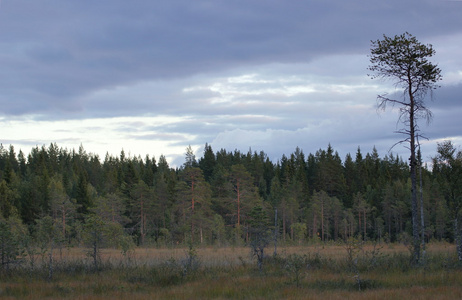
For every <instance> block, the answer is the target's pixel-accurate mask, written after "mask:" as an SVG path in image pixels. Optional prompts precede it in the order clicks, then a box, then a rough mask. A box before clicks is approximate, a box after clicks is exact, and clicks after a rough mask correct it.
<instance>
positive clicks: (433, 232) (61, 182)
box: [0, 143, 461, 245]
mask: <svg viewBox="0 0 462 300" xmlns="http://www.w3.org/2000/svg"><path fill="white" fill-rule="evenodd" d="M446 146H447V145H446ZM449 146H450V147H452V148H450V149H452V150H453V152H452V153H449V154H448V153H447V152H448V151H446V154H444V153H443V152H444V151H443V150H444V149H443V148H441V149H439V151H440V153H441V155H440V156H438V157H436V158H435V160H434V164H433V165H434V169H433V170H428V169H427V168H420V169H419V170H421V173H422V182H423V186H422V188H423V194H422V195H423V198H424V214H425V219H426V222H427V223H426V224H428V226H427V229H426V238H427V239H453V236H454V235H453V234H454V233H453V230H452V227H451V222H452V217H451V214H450V212H451V209H453V207H454V205H456V204H457V203H458V202H456V201H455V200H454V199H459V198H460V194H459V193H460V191H459V188H458V187H457V184H455V183H454V182H452V179H453V178H454V176H453V175H451V176H450V175H449V172H460V167H459V165H457V164H456V163H455V162H456V161H457V162H458V161H460V159H461V155H460V154H458V153H455V151H456V150H455V148H454V146H453V145H452V144H450V143H449ZM446 148H447V147H446ZM446 150H447V149H446ZM444 155H446V156H444ZM451 155H452V156H451ZM447 157H451V159H452V160H453V161H452V165H451V166H453V168H452V169H448V168H449V167H448V166H449V165H448V164H446V163H445V162H446V161H447V160H448V158H447ZM457 168H459V169H457ZM451 174H452V173H451ZM454 174H456V173H454ZM457 174H459V173H457ZM457 180H460V179H457ZM256 207H257V208H258V209H259V210H262V211H263V212H264V213H265V214H266V215H267V217H268V219H269V220H274V219H275V212H276V211H277V232H278V238H279V239H280V240H281V241H285V242H303V241H308V240H322V241H327V240H337V239H346V238H348V237H349V236H353V235H357V236H360V237H362V238H363V239H384V240H388V241H394V240H397V239H402V238H405V236H406V235H407V234H409V233H410V230H411V225H410V182H409V166H408V164H407V163H406V162H404V161H403V160H402V159H401V158H400V157H397V156H394V155H393V154H387V155H385V156H384V157H379V155H378V153H377V151H376V149H375V148H374V149H372V151H371V152H370V153H369V152H368V153H363V152H362V150H361V149H360V148H359V147H358V149H357V150H356V153H354V154H347V155H346V157H345V158H344V159H343V160H342V158H341V157H340V156H339V154H338V153H337V152H336V151H335V150H334V149H333V147H332V146H330V145H328V147H327V149H319V150H318V151H316V153H309V154H307V155H306V154H305V153H303V151H302V150H301V149H299V148H297V149H295V151H294V152H293V153H291V154H289V155H287V156H286V155H283V156H282V157H281V158H280V159H279V160H278V161H277V162H272V161H271V160H270V159H269V158H268V157H267V155H266V154H265V153H264V152H263V151H261V152H251V151H249V152H247V153H243V152H240V151H237V150H235V151H227V150H225V149H220V150H218V151H216V152H215V151H213V149H212V146H211V145H208V144H206V145H205V147H204V152H203V155H202V157H200V158H198V159H196V157H195V156H194V154H193V153H192V151H191V149H190V148H188V149H187V151H186V155H185V163H184V165H183V166H181V167H179V168H171V167H170V166H169V164H168V162H167V161H166V159H165V157H164V156H160V157H159V158H158V159H157V160H156V159H155V158H151V157H149V156H146V157H145V158H141V157H140V156H138V157H137V156H127V155H126V154H125V153H124V152H123V151H122V152H121V153H120V156H118V157H114V156H110V155H106V157H105V158H104V159H101V158H100V157H98V156H97V155H94V154H88V153H87V152H86V151H85V149H84V148H83V147H80V148H79V149H78V151H75V150H68V149H63V148H60V147H58V145H56V144H51V145H49V146H48V147H46V146H42V147H35V148H33V149H32V150H31V151H30V153H29V154H28V155H27V156H26V155H25V154H24V153H23V152H22V151H19V153H16V151H15V149H14V147H13V146H10V147H9V148H5V147H3V146H1V147H0V214H1V218H2V219H3V220H7V219H9V218H11V217H12V216H16V217H19V218H20V220H21V221H22V222H23V223H24V224H25V225H27V226H28V228H29V231H30V232H31V233H32V234H33V233H34V232H35V231H37V222H39V220H40V219H43V218H44V217H45V216H49V217H51V218H52V219H53V220H54V224H56V226H58V227H59V228H60V230H61V231H62V232H63V235H64V237H65V241H66V243H71V244H78V243H81V242H82V240H81V237H80V235H79V230H80V228H82V226H83V224H85V223H86V222H87V220H88V217H89V216H91V215H96V216H99V217H101V218H102V220H103V221H106V222H112V223H116V224H119V225H120V226H121V227H122V228H123V229H124V231H125V232H126V233H127V234H129V235H131V236H132V237H133V239H134V240H135V241H136V242H137V243H138V244H159V245H161V244H164V245H165V244H177V243H184V242H187V241H193V242H197V243H207V244H214V243H220V244H231V243H242V242H248V241H249V240H251V239H252V232H251V231H250V230H249V226H250V224H253V223H255V220H253V218H254V217H253V216H254V215H255V214H254V213H252V210H254V211H255V208H256ZM457 209H459V208H457Z"/></svg>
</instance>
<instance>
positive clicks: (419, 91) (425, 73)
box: [368, 32, 442, 263]
mask: <svg viewBox="0 0 462 300" xmlns="http://www.w3.org/2000/svg"><path fill="white" fill-rule="evenodd" d="M434 54H435V50H433V48H432V45H423V44H421V43H420V42H419V41H418V40H417V39H416V38H415V37H414V36H412V35H411V34H409V33H407V32H406V33H404V34H402V35H396V36H395V37H393V38H391V37H387V36H385V35H384V36H383V40H376V41H372V48H371V55H370V62H371V64H372V65H371V66H369V68H368V69H369V70H370V71H372V72H374V74H373V75H369V76H371V77H372V78H385V79H390V80H391V81H393V83H394V84H395V86H396V87H398V88H400V89H402V91H403V93H402V95H400V96H399V95H397V98H390V97H389V96H388V95H387V94H383V95H378V96H377V100H378V107H379V108H381V109H385V108H386V106H387V105H392V106H395V105H396V106H398V107H399V112H400V114H399V121H400V122H401V123H402V124H403V126H404V127H403V128H402V129H400V130H398V131H397V132H398V133H400V134H403V135H404V136H405V139H404V140H401V141H399V142H398V143H397V144H400V143H408V144H409V150H410V158H409V166H410V176H411V185H412V187H411V209H412V236H413V255H412V261H413V262H414V263H416V262H419V261H420V259H421V247H420V239H419V223H418V211H417V186H416V182H417V174H416V167H417V163H418V162H417V159H416V148H417V147H418V141H419V137H422V136H421V135H420V133H419V132H420V130H419V126H418V125H417V120H418V119H419V118H424V119H426V120H427V122H429V121H430V120H431V117H432V113H431V111H430V110H429V109H428V108H427V106H426V105H425V99H426V97H427V95H428V93H429V92H430V93H431V92H432V91H433V90H434V89H436V88H438V85H437V82H438V81H440V80H441V79H442V76H441V74H440V73H441V70H440V69H439V68H438V67H437V65H434V64H432V63H431V62H429V61H428V58H429V57H431V56H433V55H434ZM395 145H396V144H395Z"/></svg>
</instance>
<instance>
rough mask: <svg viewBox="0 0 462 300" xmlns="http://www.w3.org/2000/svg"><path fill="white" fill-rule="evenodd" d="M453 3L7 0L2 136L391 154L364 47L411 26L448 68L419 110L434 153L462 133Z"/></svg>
mask: <svg viewBox="0 0 462 300" xmlns="http://www.w3.org/2000/svg"><path fill="white" fill-rule="evenodd" d="M461 16H462V1H456V0H453V1H444V0H387V1H383V0H349V1H345V0H315V1H312V0H303V1H302V0H290V1H282V0H245V1H242V0H208V1H202V0H195V1H190V0H168V1H164V0H156V1H152V0H132V1H126V0H125V1H122V0H110V1H109V0H99V1H88V0H79V1H75V0H40V1H31V0H27V1H26V0H0V66H1V67H0V128H1V129H0V143H2V144H3V146H4V147H5V148H7V147H9V145H13V146H14V148H15V150H16V152H18V151H19V150H20V149H21V150H22V151H23V152H24V153H26V154H28V153H29V152H30V150H31V149H32V148H33V147H36V146H38V147H41V146H43V145H45V146H46V147H48V146H49V145H50V144H51V143H56V144H57V145H58V146H59V147H61V148H66V149H76V150H77V149H78V148H79V146H80V145H82V146H83V147H84V149H85V150H86V151H87V153H93V154H97V155H99V156H100V158H101V159H104V157H105V155H106V153H108V154H110V155H113V156H118V155H119V154H120V152H121V151H122V150H123V151H124V152H125V153H126V155H130V156H141V157H142V158H144V157H145V156H146V155H149V156H150V157H155V158H158V157H159V156H160V155H164V156H165V157H166V158H167V160H168V161H169V163H170V164H171V165H172V166H181V164H182V163H183V162H184V157H185V156H184V154H185V152H186V148H187V147H188V146H189V145H190V146H191V147H192V149H193V150H194V151H196V156H197V157H198V158H199V157H201V156H202V154H203V149H204V145H205V144H206V143H208V144H209V145H211V147H212V149H213V150H214V151H215V152H216V151H218V150H220V149H222V148H223V149H226V150H227V151H234V150H235V149H237V150H240V151H242V152H244V153H247V152H248V151H249V150H251V151H252V152H254V151H257V152H260V151H264V152H265V153H266V154H267V155H268V157H269V158H270V159H271V160H273V161H277V160H278V159H280V158H281V157H282V155H283V154H284V155H286V156H289V155H290V154H291V153H293V152H294V151H295V149H296V147H299V148H300V149H302V150H303V151H304V153H305V154H308V153H315V152H316V151H317V150H318V149H327V146H328V145H329V144H330V145H331V146H332V147H333V149H334V150H336V151H338V153H339V155H340V157H341V158H342V159H344V157H345V155H346V154H347V153H351V154H352V155H353V157H354V155H355V153H356V151H357V149H358V147H360V148H361V151H362V152H363V154H365V153H367V152H371V151H372V149H373V147H375V148H376V149H377V151H378V153H379V155H380V157H384V156H385V155H387V154H389V151H390V148H391V147H392V146H393V145H394V144H395V143H396V142H397V141H399V140H402V139H403V136H400V135H399V134H397V133H396V131H397V130H399V129H401V128H402V125H401V124H400V123H398V122H397V121H398V112H397V111H396V109H387V110H386V111H378V110H377V95H378V94H384V93H389V94H393V93H397V92H398V91H397V90H396V87H395V86H394V85H393V84H392V82H390V81H383V80H378V79H374V80H372V79H371V78H370V77H369V76H368V73H370V72H369V71H368V70H367V68H368V66H369V65H370V62H369V57H368V55H369V53H370V49H371V40H377V39H381V38H382V37H383V35H384V34H385V35H387V36H395V35H400V34H402V33H404V32H409V33H411V34H412V35H414V36H415V37H416V38H417V39H418V40H419V41H420V42H421V43H424V44H431V45H432V46H433V48H434V49H435V51H436V55H435V56H434V57H432V58H431V61H432V62H434V63H436V64H438V66H439V68H440V69H441V70H442V76H443V80H442V81H441V82H440V84H441V88H439V89H437V90H436V91H435V92H434V94H433V97H432V99H428V101H427V105H428V107H429V109H430V110H431V111H432V112H433V120H432V122H431V123H430V124H429V125H427V124H426V123H425V122H424V121H423V120H422V121H421V122H420V123H419V125H420V130H421V133H422V134H423V135H424V136H426V137H427V138H428V140H423V139H422V140H421V143H422V153H423V156H424V158H426V159H428V160H430V157H432V156H435V154H436V145H437V142H441V141H444V140H448V139H450V140H452V141H453V143H454V144H455V145H456V146H459V145H462V131H461V129H462V117H461V116H462V101H461V100H462V99H461V97H462V56H461V53H462V17H461ZM391 151H392V152H393V153H394V154H398V155H400V156H402V157H403V158H404V159H407V157H408V156H409V154H408V151H409V150H408V149H406V147H404V146H403V145H398V146H395V147H393V148H392V149H391Z"/></svg>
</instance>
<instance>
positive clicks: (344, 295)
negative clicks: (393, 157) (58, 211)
mask: <svg viewBox="0 0 462 300" xmlns="http://www.w3.org/2000/svg"><path fill="white" fill-rule="evenodd" d="M348 249H350V250H351V251H350V256H349V255H348V251H347V250H348ZM273 251H274V249H273V248H271V247H269V248H267V253H268V255H269V256H268V258H267V259H266V260H265V262H264V265H263V269H262V270H261V271H259V270H258V269H257V267H256V263H255V261H254V260H253V259H252V257H251V255H250V250H249V248H244V247H226V248H197V249H192V250H191V249H186V248H175V249H156V248H138V249H136V250H135V251H134V252H133V253H131V254H130V255H129V256H125V257H124V256H122V255H121V254H120V252H119V251H117V250H110V249H105V250H103V253H102V257H101V266H100V268H99V270H94V269H93V268H92V264H91V261H90V259H89V258H88V257H86V256H85V252H84V249H80V248H72V249H66V250H63V251H62V253H61V254H59V253H58V251H56V252H57V253H56V254H55V257H56V259H55V264H54V274H53V278H52V279H51V280H48V279H47V275H48V269H47V266H46V264H44V265H42V266H39V264H38V263H37V266H35V267H34V268H30V267H27V266H25V265H24V266H22V267H20V268H16V269H13V270H10V271H8V272H6V271H3V272H2V273H1V274H0V279H1V281H0V298H1V299H40V298H47V299H63V298H68V299H133V300H135V299H462V284H461V283H462V266H461V265H460V264H459V262H458V261H457V259H456V257H455V247H454V246H453V245H450V244H445V243H436V244H430V247H429V248H428V251H427V262H426V264H425V265H424V266H418V267H415V266H411V265H410V264H409V251H408V250H407V249H406V248H405V247H404V246H402V245H398V244H391V245H385V244H384V245H382V246H380V247H374V246H373V245H364V246H363V245H361V247H351V245H350V247H349V248H348V247H347V246H345V245H324V246H323V245H322V244H319V245H315V246H296V247H295V246H293V247H279V248H278V255H277V256H276V257H275V258H274V257H272V254H273ZM39 260H40V259H39Z"/></svg>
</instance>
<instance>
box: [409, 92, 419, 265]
mask: <svg viewBox="0 0 462 300" xmlns="http://www.w3.org/2000/svg"><path fill="white" fill-rule="evenodd" d="M411 88H412V86H411V87H410V88H409V101H410V107H409V138H410V148H411V157H410V173H411V210H412V211H411V213H412V238H413V248H414V250H413V253H412V261H413V263H418V262H419V261H420V235H419V222H418V220H417V217H418V211H417V174H416V165H417V162H416V155H415V150H416V145H415V124H414V123H415V116H414V110H415V107H414V97H413V95H412V90H411Z"/></svg>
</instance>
